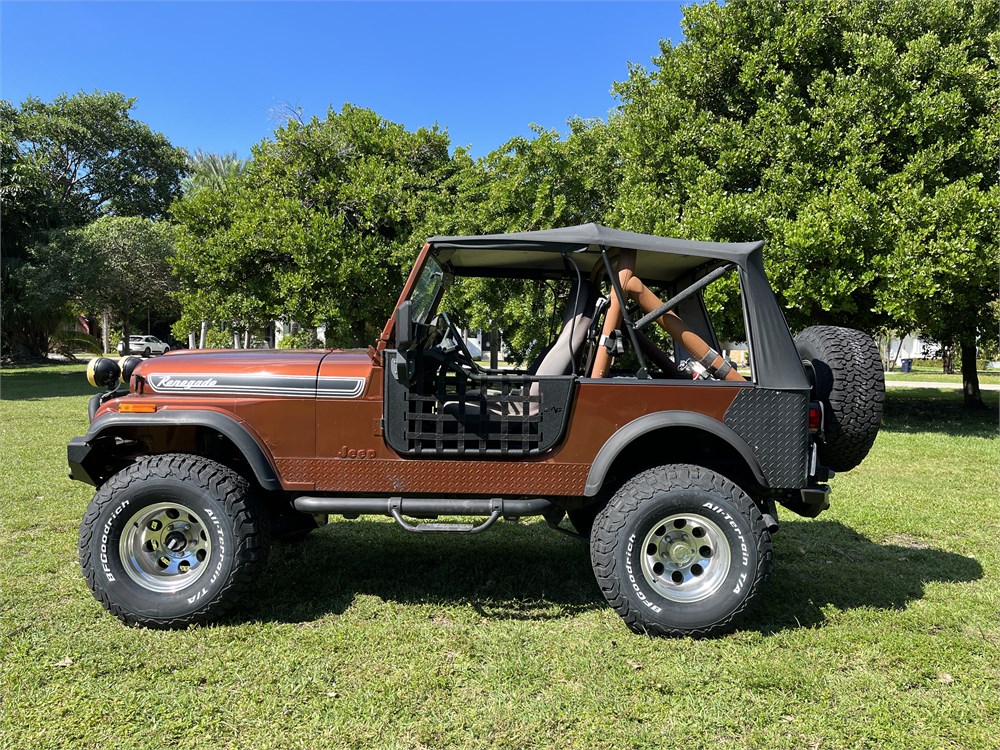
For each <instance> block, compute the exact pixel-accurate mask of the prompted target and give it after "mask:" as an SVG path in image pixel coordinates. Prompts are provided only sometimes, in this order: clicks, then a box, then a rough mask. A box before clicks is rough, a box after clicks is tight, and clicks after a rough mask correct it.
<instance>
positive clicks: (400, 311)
mask: <svg viewBox="0 0 1000 750" xmlns="http://www.w3.org/2000/svg"><path fill="white" fill-rule="evenodd" d="M411 306H412V303H411V301H410V300H406V301H405V302H403V303H402V304H401V305H400V306H399V307H398V308H396V326H395V335H396V350H397V351H401V352H403V351H406V350H407V349H409V348H410V346H412V345H413V321H412V320H411V319H410V308H411Z"/></svg>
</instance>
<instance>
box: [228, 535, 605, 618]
mask: <svg viewBox="0 0 1000 750" xmlns="http://www.w3.org/2000/svg"><path fill="white" fill-rule="evenodd" d="M362 594H366V595H372V596H376V597H379V598H380V599H383V600H386V601H393V602H399V603H405V604H426V603H440V604H442V605H444V606H454V605H463V604H465V605H469V606H471V607H473V608H474V609H475V610H476V611H477V613H478V614H479V615H480V616H482V617H484V618H487V619H504V620H549V619H559V618H564V617H572V616H574V615H576V614H578V613H581V612H583V611H585V610H588V609H594V608H597V607H602V606H604V602H603V599H601V597H600V592H599V591H598V590H597V585H596V583H595V582H594V577H593V574H592V573H591V569H590V559H589V555H588V551H587V547H586V545H585V544H584V543H583V541H582V540H579V539H574V538H571V537H567V536H564V535H562V534H557V533H556V532H553V531H551V530H550V529H549V528H548V527H546V526H545V524H543V523H523V524H518V523H510V522H506V521H501V522H499V523H497V524H496V526H494V527H493V528H492V529H490V530H489V531H487V532H486V533H485V534H476V535H471V536H460V535H458V534H441V535H439V536H437V537H434V538H430V537H428V536H426V535H417V534H411V533H407V532H404V531H402V530H401V529H399V528H397V527H396V525H395V524H394V523H385V522H379V521H372V520H364V519H362V520H358V521H350V522H347V523H332V524H330V525H329V526H327V527H325V528H323V529H320V530H318V531H315V532H313V533H312V534H311V535H310V536H309V537H308V538H307V539H306V540H305V541H303V542H300V543H298V544H281V543H277V544H274V545H273V546H272V548H271V555H270V558H269V560H268V564H267V568H266V569H265V571H264V574H263V576H262V578H261V580H260V581H259V583H258V585H257V587H256V597H255V601H253V602H251V603H249V606H248V607H247V608H246V609H245V611H244V612H243V613H241V614H242V616H245V617H250V618H254V619H256V618H262V619H265V620H276V621H282V622H302V621H310V620H314V619H316V618H319V617H322V616H323V615H326V614H329V613H335V614H339V613H341V612H343V611H344V610H346V609H347V608H348V607H349V606H351V603H352V602H353V601H354V598H355V596H356V595H362ZM239 616H240V615H237V617H239Z"/></svg>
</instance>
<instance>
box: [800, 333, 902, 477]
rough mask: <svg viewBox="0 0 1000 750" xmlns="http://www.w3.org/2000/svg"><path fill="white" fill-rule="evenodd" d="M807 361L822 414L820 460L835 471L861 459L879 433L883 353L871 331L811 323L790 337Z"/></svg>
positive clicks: (883, 382) (883, 381) (883, 389)
mask: <svg viewBox="0 0 1000 750" xmlns="http://www.w3.org/2000/svg"><path fill="white" fill-rule="evenodd" d="M795 344H796V346H797V347H798V350H799V354H801V355H802V357H803V358H804V359H808V360H810V361H811V362H812V366H813V370H814V372H815V384H814V389H815V398H816V399H818V400H819V401H821V402H822V403H823V410H824V413H825V420H824V425H823V439H822V440H821V441H820V443H819V459H820V461H821V462H822V463H823V464H824V465H825V466H828V467H829V468H831V469H833V470H834V471H850V470H851V469H853V468H854V467H855V466H857V465H858V464H860V463H861V462H862V461H863V460H864V458H865V456H867V455H868V452H869V451H870V450H871V448H872V445H873V444H874V443H875V438H876V436H877V435H878V428H879V425H880V424H881V422H882V409H883V405H884V403H885V377H884V375H883V373H882V359H881V357H880V356H879V353H878V347H877V346H875V342H874V341H872V338H871V336H869V335H868V334H867V333H864V332H862V331H855V330H854V329H851V328H839V327H837V326H811V327H810V328H806V329H805V330H804V331H802V333H800V334H799V335H798V336H796V337H795Z"/></svg>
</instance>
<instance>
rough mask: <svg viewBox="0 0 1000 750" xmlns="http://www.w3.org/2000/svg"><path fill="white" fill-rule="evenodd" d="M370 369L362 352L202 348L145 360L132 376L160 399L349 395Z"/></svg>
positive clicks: (355, 391) (361, 384) (354, 393)
mask: <svg viewBox="0 0 1000 750" xmlns="http://www.w3.org/2000/svg"><path fill="white" fill-rule="evenodd" d="M371 364H372V361H371V357H369V356H368V353H367V352H366V351H364V350H354V351H329V350H311V351H300V350H276V349H266V350H254V349H251V350H232V349H214V350H204V349H203V350H197V351H182V352H170V353H169V354H166V355H164V356H162V357H156V358H155V359H148V360H146V361H145V362H143V363H142V364H141V365H139V366H138V367H137V368H136V369H135V374H136V375H138V376H140V377H141V378H142V379H143V380H144V381H145V383H146V388H145V391H146V393H155V394H162V395H167V394H183V395H194V394H206V395H208V394H211V395H224V394H228V395H235V396H252V395H273V396H327V395H328V396H338V395H340V396H353V395H357V394H358V393H360V391H361V389H362V388H363V387H364V382H365V378H366V377H367V375H368V373H369V372H370V370H371ZM321 367H322V377H319V375H320V368H321Z"/></svg>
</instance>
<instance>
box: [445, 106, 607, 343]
mask: <svg viewBox="0 0 1000 750" xmlns="http://www.w3.org/2000/svg"><path fill="white" fill-rule="evenodd" d="M616 128H617V125H616V123H615V121H612V122H611V123H610V124H609V123H604V122H603V121H601V120H582V119H573V120H570V122H569V133H568V134H567V135H566V136H565V137H564V136H562V135H560V134H559V133H558V132H556V131H554V130H544V129H543V128H540V127H537V126H534V127H533V130H534V131H535V136H534V137H533V138H521V137H518V138H512V139H511V140H509V141H508V142H507V143H505V144H504V145H502V146H501V147H500V148H499V149H497V150H496V151H493V152H492V153H490V154H488V155H487V156H486V157H484V158H483V159H480V160H479V161H478V162H476V163H475V164H472V163H467V164H465V165H463V167H462V169H460V170H457V171H456V177H455V182H456V183H457V188H456V190H455V191H454V192H455V198H454V200H453V201H451V202H450V204H448V205H447V206H446V208H447V210H448V213H447V214H446V215H440V214H439V215H437V216H435V220H436V222H437V227H436V229H434V231H433V233H434V234H446V233H448V234H483V233H500V232H515V231H516V232H523V231H530V230H535V229H551V228H553V227H562V226H572V225H575V224H585V223H587V222H591V221H593V222H603V221H605V220H606V218H607V216H608V214H609V213H610V211H611V209H612V207H613V205H614V201H615V198H616V196H617V187H618V183H619V180H620V169H621V164H620V156H619V151H618V139H617V134H616ZM554 292H557V290H550V289H549V288H548V287H546V286H543V285H539V284H534V283H523V282H520V281H517V280H496V279H479V278H468V279H462V280H461V281H460V283H457V284H456V285H455V286H454V287H453V288H452V290H451V292H450V294H449V296H448V298H447V300H446V302H445V305H446V307H447V308H448V309H449V311H450V312H451V313H452V314H453V316H454V318H455V319H456V320H457V321H460V322H461V324H462V325H465V326H469V327H472V328H482V329H484V330H487V331H494V330H497V329H498V328H500V327H501V326H503V334H504V338H505V340H506V343H507V345H508V347H509V348H510V349H511V352H512V355H513V357H514V358H515V359H518V360H521V361H525V360H530V359H532V358H533V357H534V356H535V354H537V353H538V351H539V350H540V349H541V347H542V346H544V344H545V343H546V342H547V341H548V340H550V338H551V336H552V331H551V330H550V328H551V323H552V317H553V314H554V312H555V307H556V305H555V294H554ZM540 313H541V314H540ZM494 351H495V347H494Z"/></svg>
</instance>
